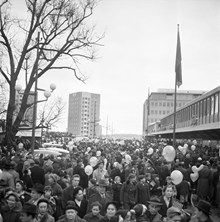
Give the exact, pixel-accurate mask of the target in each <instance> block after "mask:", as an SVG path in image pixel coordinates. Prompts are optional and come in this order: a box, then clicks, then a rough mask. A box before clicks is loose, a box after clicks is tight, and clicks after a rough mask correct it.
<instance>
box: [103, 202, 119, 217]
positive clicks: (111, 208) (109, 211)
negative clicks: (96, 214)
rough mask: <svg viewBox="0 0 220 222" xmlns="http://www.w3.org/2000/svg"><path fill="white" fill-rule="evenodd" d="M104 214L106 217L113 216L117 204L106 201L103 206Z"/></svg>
mask: <svg viewBox="0 0 220 222" xmlns="http://www.w3.org/2000/svg"><path fill="white" fill-rule="evenodd" d="M105 211H106V216H107V217H108V218H110V217H113V216H115V214H116V212H117V205H116V203H115V202H108V203H107V204H106V206H105Z"/></svg>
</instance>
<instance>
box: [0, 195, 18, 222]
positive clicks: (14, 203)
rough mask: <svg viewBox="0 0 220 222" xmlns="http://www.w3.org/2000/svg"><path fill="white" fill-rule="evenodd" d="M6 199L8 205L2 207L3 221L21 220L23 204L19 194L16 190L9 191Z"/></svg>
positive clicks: (16, 221)
mask: <svg viewBox="0 0 220 222" xmlns="http://www.w3.org/2000/svg"><path fill="white" fill-rule="evenodd" d="M5 199H6V205H4V206H2V208H1V209H0V212H1V215H2V218H3V222H19V220H20V212H21V209H22V205H21V202H20V200H19V197H18V195H17V194H16V193H14V192H9V194H7V196H6V197H5Z"/></svg>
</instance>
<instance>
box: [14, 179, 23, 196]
mask: <svg viewBox="0 0 220 222" xmlns="http://www.w3.org/2000/svg"><path fill="white" fill-rule="evenodd" d="M15 189H16V192H17V193H20V192H21V191H23V190H24V183H23V182H22V181H21V180H18V181H17V182H16V184H15Z"/></svg>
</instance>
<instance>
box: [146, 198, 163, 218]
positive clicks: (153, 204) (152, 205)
mask: <svg viewBox="0 0 220 222" xmlns="http://www.w3.org/2000/svg"><path fill="white" fill-rule="evenodd" d="M147 202H148V210H147V211H146V215H147V218H148V219H149V222H161V221H162V216H161V215H160V214H159V213H158V211H159V210H160V207H161V205H162V203H161V201H160V198H159V197H157V196H152V197H151V198H150V200H149V201H147Z"/></svg>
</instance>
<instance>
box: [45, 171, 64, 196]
mask: <svg viewBox="0 0 220 222" xmlns="http://www.w3.org/2000/svg"><path fill="white" fill-rule="evenodd" d="M57 180H58V176H57V175H56V174H53V173H51V174H50V175H49V177H48V182H49V186H50V187H51V188H52V196H53V197H55V198H61V196H62V193H63V189H62V188H61V186H60V185H59V184H58V183H57Z"/></svg>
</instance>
